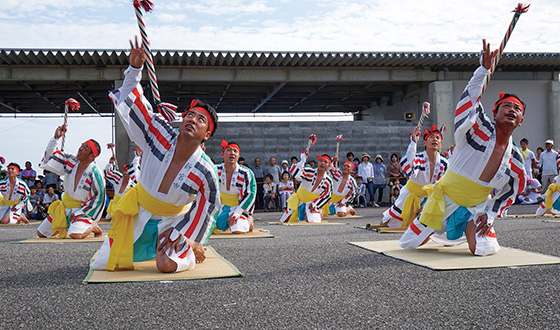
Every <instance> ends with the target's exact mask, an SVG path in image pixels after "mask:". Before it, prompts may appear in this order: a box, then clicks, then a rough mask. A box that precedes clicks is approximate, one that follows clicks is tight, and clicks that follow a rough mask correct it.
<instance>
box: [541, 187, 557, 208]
mask: <svg viewBox="0 0 560 330" xmlns="http://www.w3.org/2000/svg"><path fill="white" fill-rule="evenodd" d="M555 191H557V192H560V186H559V185H558V184H557V183H551V184H550V185H549V186H548V189H547V190H546V192H545V193H544V194H545V195H546V199H545V200H544V206H545V207H546V210H547V211H548V210H552V208H553V207H554V201H553V200H552V194H553V193H554V192H555Z"/></svg>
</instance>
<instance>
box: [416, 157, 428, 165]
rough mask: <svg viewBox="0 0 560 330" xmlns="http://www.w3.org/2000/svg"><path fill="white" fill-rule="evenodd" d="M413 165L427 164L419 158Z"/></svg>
mask: <svg viewBox="0 0 560 330" xmlns="http://www.w3.org/2000/svg"><path fill="white" fill-rule="evenodd" d="M413 163H414V164H418V163H420V164H426V161H425V160H423V159H418V158H417V159H414V161H413Z"/></svg>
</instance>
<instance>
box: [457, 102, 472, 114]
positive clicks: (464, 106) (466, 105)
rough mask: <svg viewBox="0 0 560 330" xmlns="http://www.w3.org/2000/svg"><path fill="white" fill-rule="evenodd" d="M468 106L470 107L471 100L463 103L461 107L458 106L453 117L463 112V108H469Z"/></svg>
mask: <svg viewBox="0 0 560 330" xmlns="http://www.w3.org/2000/svg"><path fill="white" fill-rule="evenodd" d="M470 107H472V102H471V101H469V102H467V103H465V104H463V105H462V106H461V107H459V108H458V109H457V110H455V117H457V116H459V115H460V114H462V113H463V112H465V110H467V109H469V108H470Z"/></svg>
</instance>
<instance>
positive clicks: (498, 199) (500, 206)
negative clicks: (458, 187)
mask: <svg viewBox="0 0 560 330" xmlns="http://www.w3.org/2000/svg"><path fill="white" fill-rule="evenodd" d="M509 165H510V168H509V169H507V170H506V175H508V176H509V180H508V182H507V183H506V184H505V185H504V187H502V189H500V190H499V191H498V193H497V194H496V196H494V198H493V199H492V200H491V204H490V205H491V209H490V210H489V212H488V221H489V222H490V223H492V222H493V220H494V219H495V218H496V216H503V213H504V211H505V210H507V209H508V207H510V206H511V205H512V204H513V202H515V198H516V197H517V195H518V194H519V193H521V192H522V191H523V190H525V184H526V177H527V176H526V173H525V167H524V166H523V156H522V155H521V152H520V151H519V150H518V149H517V147H515V146H514V147H513V148H512V151H511V158H510V160H509Z"/></svg>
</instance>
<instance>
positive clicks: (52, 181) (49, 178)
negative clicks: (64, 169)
mask: <svg viewBox="0 0 560 330" xmlns="http://www.w3.org/2000/svg"><path fill="white" fill-rule="evenodd" d="M43 173H44V174H45V178H44V179H43V187H44V188H45V189H48V188H49V187H53V188H54V189H60V185H59V181H60V177H59V176H58V175H57V174H56V173H53V172H51V171H47V170H43Z"/></svg>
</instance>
